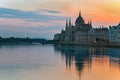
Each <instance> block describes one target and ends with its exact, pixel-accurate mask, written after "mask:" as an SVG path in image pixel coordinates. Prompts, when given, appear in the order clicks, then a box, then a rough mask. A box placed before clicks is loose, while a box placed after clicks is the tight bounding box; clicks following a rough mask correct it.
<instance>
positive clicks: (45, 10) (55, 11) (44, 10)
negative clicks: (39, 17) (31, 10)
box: [38, 9, 61, 14]
mask: <svg viewBox="0 0 120 80" xmlns="http://www.w3.org/2000/svg"><path fill="white" fill-rule="evenodd" d="M38 12H47V13H56V14H59V13H61V12H60V11H57V10H48V9H38Z"/></svg>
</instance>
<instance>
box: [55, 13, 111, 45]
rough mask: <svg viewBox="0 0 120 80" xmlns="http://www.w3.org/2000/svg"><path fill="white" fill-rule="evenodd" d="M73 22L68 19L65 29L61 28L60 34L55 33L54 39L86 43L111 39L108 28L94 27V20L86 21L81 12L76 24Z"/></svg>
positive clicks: (64, 41) (61, 41)
mask: <svg viewBox="0 0 120 80" xmlns="http://www.w3.org/2000/svg"><path fill="white" fill-rule="evenodd" d="M72 23H73V22H71V19H70V18H69V19H67V20H66V26H65V29H64V30H61V33H60V34H55V35H54V40H58V41H59V42H60V43H85V44H87V43H95V42H96V40H97V39H101V40H109V30H108V28H104V27H100V28H93V26H92V21H88V22H87V23H85V21H84V19H83V17H82V16H81V12H79V16H78V17H77V19H76V21H75V25H73V24H72Z"/></svg>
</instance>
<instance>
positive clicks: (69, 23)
mask: <svg viewBox="0 0 120 80" xmlns="http://www.w3.org/2000/svg"><path fill="white" fill-rule="evenodd" d="M71 26H72V25H71V18H69V27H71Z"/></svg>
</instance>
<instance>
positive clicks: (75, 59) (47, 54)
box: [0, 45, 120, 80]
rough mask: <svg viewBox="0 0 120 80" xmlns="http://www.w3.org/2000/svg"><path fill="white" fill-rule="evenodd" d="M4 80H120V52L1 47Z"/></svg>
mask: <svg viewBox="0 0 120 80" xmlns="http://www.w3.org/2000/svg"><path fill="white" fill-rule="evenodd" d="M0 80H120V49H119V48H100V47H98V48H95V47H85V46H54V45H44V46H43V45H0Z"/></svg>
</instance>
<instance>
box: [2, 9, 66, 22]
mask: <svg viewBox="0 0 120 80" xmlns="http://www.w3.org/2000/svg"><path fill="white" fill-rule="evenodd" d="M40 11H41V12H40V13H37V12H34V11H22V10H15V9H9V8H0V18H17V19H23V20H25V21H40V22H44V21H49V20H64V17H63V16H54V15H49V14H42V12H44V11H46V12H48V13H53V14H54V13H60V11H54V10H47V9H41V10H40Z"/></svg>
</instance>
